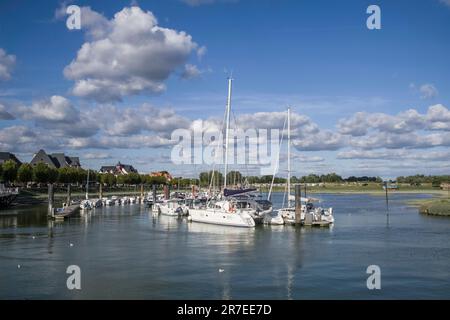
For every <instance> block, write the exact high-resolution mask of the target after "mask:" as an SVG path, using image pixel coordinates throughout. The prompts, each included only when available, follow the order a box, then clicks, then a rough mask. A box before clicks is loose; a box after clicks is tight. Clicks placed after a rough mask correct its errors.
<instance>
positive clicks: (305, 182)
mask: <svg viewBox="0 0 450 320" xmlns="http://www.w3.org/2000/svg"><path fill="white" fill-rule="evenodd" d="M305 198H306V181H305Z"/></svg>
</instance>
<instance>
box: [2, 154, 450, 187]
mask: <svg viewBox="0 0 450 320" xmlns="http://www.w3.org/2000/svg"><path fill="white" fill-rule="evenodd" d="M88 172H89V174H90V179H89V181H91V182H92V183H102V184H104V185H108V186H113V185H137V184H158V185H162V184H171V185H174V186H178V187H190V186H192V185H200V186H208V185H209V184H210V182H211V178H212V177H214V180H215V181H213V185H215V186H220V185H221V184H222V183H223V180H224V179H223V175H222V173H220V172H218V171H216V172H215V173H214V175H213V171H209V172H201V173H200V175H199V178H197V179H196V178H194V179H190V178H182V177H173V176H172V175H171V174H170V173H169V172H167V171H156V172H150V173H146V174H140V173H139V172H138V171H137V170H136V169H135V168H134V167H133V165H131V164H124V163H121V162H120V161H119V162H117V163H116V164H115V165H113V164H111V165H104V166H101V167H100V168H99V170H98V171H96V170H85V169H83V168H82V166H81V163H80V159H79V157H75V156H68V155H66V154H64V153H47V152H45V150H43V149H40V150H39V151H38V152H37V153H36V154H34V156H33V158H32V159H31V161H30V162H29V163H25V162H22V161H20V160H19V159H18V157H17V156H16V155H15V154H13V153H11V152H0V182H1V183H3V184H5V183H6V184H15V183H19V184H20V185H22V186H25V185H30V184H46V183H77V184H83V183H86V180H87V175H88ZM227 177H228V179H229V181H233V182H235V184H236V185H239V184H244V183H248V184H251V185H254V186H258V185H267V184H271V183H273V185H274V186H278V187H283V186H284V185H285V183H286V179H285V178H280V177H272V176H271V175H267V176H260V177H259V176H243V175H242V174H241V173H240V172H239V171H230V172H229V173H228V175H227ZM449 181H450V176H425V175H414V176H407V177H403V176H401V177H397V178H396V179H394V180H390V181H387V183H385V184H384V186H383V188H389V189H398V188H399V185H408V186H420V185H422V184H431V185H432V187H435V188H441V189H445V190H448V189H450V184H449ZM291 182H292V183H301V184H305V185H308V186H311V187H319V188H320V187H325V185H326V184H336V185H342V186H343V185H360V186H365V185H367V184H369V183H375V184H379V185H382V183H383V180H382V179H381V178H380V177H368V176H362V177H355V176H350V177H348V178H345V179H344V178H343V177H341V176H339V175H337V174H336V173H329V174H322V175H316V174H310V175H307V176H303V177H298V178H297V177H295V176H293V177H291Z"/></svg>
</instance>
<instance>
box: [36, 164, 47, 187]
mask: <svg viewBox="0 0 450 320" xmlns="http://www.w3.org/2000/svg"><path fill="white" fill-rule="evenodd" d="M33 180H34V181H35V182H37V183H47V182H50V168H49V167H48V166H47V165H46V164H45V163H38V164H37V165H36V166H35V167H34V168H33Z"/></svg>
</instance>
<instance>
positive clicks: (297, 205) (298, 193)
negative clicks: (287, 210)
mask: <svg viewBox="0 0 450 320" xmlns="http://www.w3.org/2000/svg"><path fill="white" fill-rule="evenodd" d="M300 187H301V186H300V185H299V184H296V185H295V224H296V225H300V223H301V220H302V203H301V201H300V198H301V189H300Z"/></svg>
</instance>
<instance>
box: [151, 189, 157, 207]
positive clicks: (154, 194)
mask: <svg viewBox="0 0 450 320" xmlns="http://www.w3.org/2000/svg"><path fill="white" fill-rule="evenodd" d="M152 191H153V195H152V196H153V203H152V206H155V204H156V184H152Z"/></svg>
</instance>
